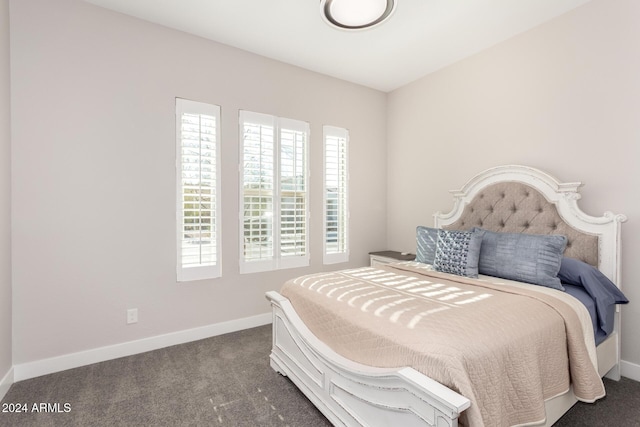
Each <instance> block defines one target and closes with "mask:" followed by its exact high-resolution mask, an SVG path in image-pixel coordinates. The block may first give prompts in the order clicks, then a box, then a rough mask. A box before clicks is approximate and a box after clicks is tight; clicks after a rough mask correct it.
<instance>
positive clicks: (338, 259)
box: [322, 125, 350, 264]
mask: <svg viewBox="0 0 640 427" xmlns="http://www.w3.org/2000/svg"><path fill="white" fill-rule="evenodd" d="M329 138H336V139H338V140H343V144H344V148H342V151H343V153H344V170H343V171H342V172H338V173H339V174H341V175H343V176H341V177H340V178H339V181H341V182H342V183H343V185H344V186H343V188H342V189H340V188H338V192H339V194H338V200H342V201H343V203H342V204H341V205H339V206H338V208H337V209H338V210H339V211H342V213H341V221H340V223H341V224H342V226H340V225H338V230H337V233H338V234H337V238H338V239H340V240H341V241H342V242H341V243H340V245H341V246H342V250H340V251H337V252H330V248H329V246H328V242H327V240H328V238H327V237H328V234H329V232H330V230H329V215H328V203H329V198H328V186H327V175H328V166H329V165H328V163H329V162H328V144H327V141H328V139H329ZM322 141H323V144H322V145H323V167H322V170H323V174H322V185H323V190H322V198H323V205H322V211H323V213H322V261H323V263H324V264H337V263H342V262H348V261H349V254H350V249H349V237H350V236H349V234H350V233H349V228H350V224H349V219H350V213H349V130H348V129H345V128H341V127H337V126H329V125H324V126H323V127H322ZM338 150H340V148H338ZM336 157H337V155H336ZM339 187H340V185H339Z"/></svg>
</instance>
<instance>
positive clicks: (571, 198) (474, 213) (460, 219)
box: [434, 165, 626, 283]
mask: <svg viewBox="0 0 640 427" xmlns="http://www.w3.org/2000/svg"><path fill="white" fill-rule="evenodd" d="M581 186H582V184H581V183H580V182H572V183H561V182H559V181H558V180H557V179H555V178H554V177H552V176H550V175H548V174H546V173H544V172H542V171H540V170H538V169H534V168H530V167H526V166H517V165H510V166H499V167H496V168H492V169H488V170H486V171H484V172H482V173H480V174H478V175H476V176H475V177H474V178H472V179H471V180H469V181H468V182H467V183H466V184H465V185H464V186H463V187H462V189H460V190H454V191H452V194H453V195H454V202H455V204H454V208H453V210H452V211H451V212H449V213H447V214H442V213H440V212H438V213H436V214H435V215H434V217H435V226H436V227H439V228H446V229H461V230H466V229H470V228H472V227H482V228H484V229H487V230H491V231H498V232H509V233H530V234H562V235H565V236H567V242H568V243H567V249H566V250H565V256H568V257H572V258H576V259H580V260H582V261H584V262H587V263H589V264H591V265H594V266H596V267H598V268H599V269H600V270H601V271H602V272H603V273H604V274H605V275H607V276H608V277H609V278H610V279H611V280H613V281H614V283H619V280H620V254H619V253H620V223H621V222H624V221H625V220H626V217H625V216H624V215H614V214H612V213H611V212H606V213H605V214H604V215H603V216H602V217H592V216H589V215H587V214H585V213H584V212H582V210H580V208H579V207H578V205H577V201H578V200H579V199H580V197H581V196H580V194H579V193H578V190H579V188H580V187H581Z"/></svg>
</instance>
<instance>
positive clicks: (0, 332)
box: [0, 0, 12, 399]
mask: <svg viewBox="0 0 640 427" xmlns="http://www.w3.org/2000/svg"><path fill="white" fill-rule="evenodd" d="M9 69H10V68H9V0H0V380H2V378H4V376H5V375H6V374H7V372H9V370H10V369H11V365H12V363H11V348H12V347H11V126H10V124H11V102H10V97H9V87H10V86H9V85H10V78H9ZM0 391H1V389H0ZM1 398H2V394H1V393H0V399H1Z"/></svg>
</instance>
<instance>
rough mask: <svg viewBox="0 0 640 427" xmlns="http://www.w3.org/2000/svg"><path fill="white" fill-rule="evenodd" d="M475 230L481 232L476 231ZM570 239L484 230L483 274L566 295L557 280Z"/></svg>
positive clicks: (481, 260) (481, 258)
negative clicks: (541, 287) (537, 286)
mask: <svg viewBox="0 0 640 427" xmlns="http://www.w3.org/2000/svg"><path fill="white" fill-rule="evenodd" d="M473 230H482V229H481V228H477V227H476V228H473ZM566 246H567V237H566V236H561V235H558V234H549V235H541V234H525V233H497V232H494V231H488V230H485V233H484V237H483V239H482V249H481V251H480V262H479V264H478V269H479V271H480V274H486V275H488V276H494V277H502V278H503V279H511V280H517V281H519V282H525V283H531V284H534V285H540V286H546V287H548V288H553V289H558V290H560V291H564V287H563V286H562V284H561V283H560V279H559V278H558V271H559V270H560V264H561V262H562V254H563V253H564V249H565V247H566Z"/></svg>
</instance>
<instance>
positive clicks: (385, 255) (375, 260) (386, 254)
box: [369, 251, 416, 267]
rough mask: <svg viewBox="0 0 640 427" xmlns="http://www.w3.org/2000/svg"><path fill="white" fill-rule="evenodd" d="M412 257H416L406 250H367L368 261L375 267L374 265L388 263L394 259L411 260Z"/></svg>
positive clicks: (394, 260)
mask: <svg viewBox="0 0 640 427" xmlns="http://www.w3.org/2000/svg"><path fill="white" fill-rule="evenodd" d="M414 259H416V255H415V254H410V253H406V252H396V251H380V252H369V263H370V265H371V267H375V266H376V265H384V264H389V263H390V262H396V261H413V260H414Z"/></svg>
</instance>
